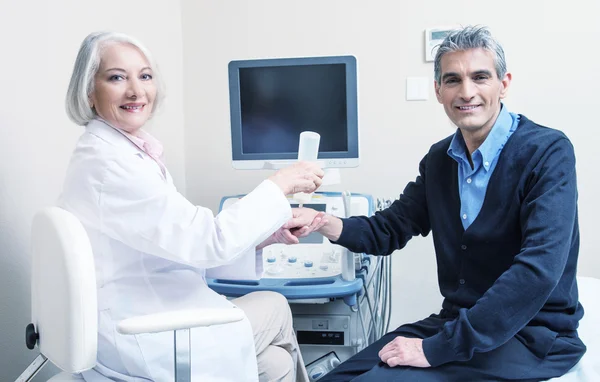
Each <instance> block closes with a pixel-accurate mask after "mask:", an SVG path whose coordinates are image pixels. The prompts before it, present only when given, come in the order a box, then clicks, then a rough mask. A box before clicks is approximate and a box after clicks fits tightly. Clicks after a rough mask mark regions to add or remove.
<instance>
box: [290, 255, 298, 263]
mask: <svg viewBox="0 0 600 382" xmlns="http://www.w3.org/2000/svg"><path fill="white" fill-rule="evenodd" d="M296 260H297V259H296V256H291V257H290V258H289V259H288V263H295V262H296Z"/></svg>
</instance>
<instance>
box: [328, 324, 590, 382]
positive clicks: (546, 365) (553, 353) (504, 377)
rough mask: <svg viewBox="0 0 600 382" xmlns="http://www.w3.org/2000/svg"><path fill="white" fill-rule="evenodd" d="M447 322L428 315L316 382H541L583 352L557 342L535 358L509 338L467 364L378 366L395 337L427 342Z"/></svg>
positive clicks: (572, 343) (574, 344)
mask: <svg viewBox="0 0 600 382" xmlns="http://www.w3.org/2000/svg"><path fill="white" fill-rule="evenodd" d="M446 321H447V319H443V318H440V317H439V316H437V315H432V316H431V317H429V318H426V319H425V320H422V321H419V322H417V323H414V324H409V325H403V326H401V327H399V328H398V329H396V330H394V331H392V332H390V333H388V334H386V335H384V336H383V337H382V338H381V339H379V340H378V341H376V342H375V343H373V344H372V345H370V346H368V347H367V348H365V349H363V350H362V351H361V352H359V353H358V354H356V355H354V356H353V357H352V358H350V359H348V360H347V361H345V362H344V363H342V364H341V365H339V366H338V367H337V368H336V369H334V370H332V371H331V372H330V373H329V374H327V375H326V376H324V377H323V378H322V379H320V380H319V382H333V381H353V382H365V381H377V382H387V381H389V382H391V381H394V382H396V381H411V382H413V381H414V382H429V381H432V382H433V381H435V382H454V381H456V382H476V381H521V382H525V381H543V380H546V379H549V378H553V377H558V376H561V375H563V374H564V373H566V372H567V371H568V370H569V369H570V368H571V367H573V366H575V364H577V362H578V361H579V359H580V358H581V356H582V355H583V353H584V352H585V346H583V344H581V342H580V341H579V339H578V338H576V337H575V338H570V337H558V338H557V339H556V340H555V342H554V344H553V345H552V348H551V349H550V351H549V352H548V354H546V355H545V356H544V357H543V358H539V357H538V356H536V355H534V354H533V353H532V352H531V351H530V350H529V349H528V348H527V347H526V346H525V345H524V344H523V343H521V341H519V340H518V339H517V338H515V337H513V338H511V339H510V340H509V341H508V342H507V343H505V344H504V345H502V346H500V347H498V348H496V349H494V350H492V351H489V352H487V353H475V354H474V355H473V358H472V359H470V360H469V361H464V362H459V361H457V362H450V363H447V364H444V365H441V366H438V367H434V368H431V367H430V368H416V367H402V366H397V367H389V366H388V365H387V364H385V363H383V362H381V359H380V358H379V356H378V353H379V351H380V350H381V348H383V347H384V346H385V345H386V344H387V343H389V342H390V341H392V340H393V339H394V338H396V337H397V336H404V337H411V338H427V337H431V336H433V335H434V334H436V333H438V332H439V331H440V330H441V328H442V326H443V324H444V322H446Z"/></svg>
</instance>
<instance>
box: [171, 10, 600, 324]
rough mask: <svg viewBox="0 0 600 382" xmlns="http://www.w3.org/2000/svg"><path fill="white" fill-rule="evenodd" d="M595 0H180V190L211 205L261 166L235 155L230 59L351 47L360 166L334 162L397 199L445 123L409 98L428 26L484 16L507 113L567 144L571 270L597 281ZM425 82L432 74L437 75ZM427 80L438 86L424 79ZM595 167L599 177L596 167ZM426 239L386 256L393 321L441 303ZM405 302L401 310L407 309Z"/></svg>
mask: <svg viewBox="0 0 600 382" xmlns="http://www.w3.org/2000/svg"><path fill="white" fill-rule="evenodd" d="M599 4H600V2H598V1H597V0H573V1H570V2H568V4H567V3H565V2H558V3H553V2H546V1H541V0H538V1H531V2H528V1H515V0H509V1H503V2H500V3H494V2H489V3H487V2H481V1H474V0H470V1H467V0H462V1H452V2H448V1H445V0H433V1H423V2H418V1H411V2H400V1H378V2H374V1H369V2H367V1H348V0H335V1H316V0H312V1H302V2H284V1H278V0H255V1H252V2H216V1H215V2H197V1H191V0H190V1H186V0H184V1H182V9H183V37H184V73H185V83H186V87H185V89H184V100H185V115H186V146H185V148H186V150H185V152H186V174H187V185H188V188H187V191H188V197H189V198H190V199H191V200H192V201H194V202H196V203H198V204H202V205H205V206H208V207H210V208H212V209H213V211H215V212H216V211H217V209H218V205H219V200H220V198H221V197H222V196H224V195H232V194H237V193H244V192H248V191H250V190H251V189H252V188H253V187H254V186H255V185H256V184H258V183H259V181H260V180H261V179H263V178H264V177H265V176H267V175H268V172H263V171H259V172H254V171H236V170H233V169H232V167H231V164H230V160H231V154H230V149H229V147H230V132H229V99H228V79H227V64H228V62H229V61H230V60H232V59H247V58H268V57H299V56H313V55H314V56H318V55H341V54H353V55H355V56H356V58H357V60H358V77H359V78H358V80H359V93H360V94H359V126H360V132H361V142H360V143H361V154H362V159H361V165H360V167H358V168H356V169H345V170H343V171H342V179H343V185H341V186H339V187H337V186H336V187H332V188H331V189H332V190H337V191H340V190H342V188H347V189H349V190H351V191H355V192H363V193H370V194H372V195H374V196H379V197H397V195H398V194H399V193H400V192H401V191H402V189H403V188H404V186H405V185H406V183H407V182H408V181H410V180H413V179H414V177H415V176H416V175H417V169H418V163H419V160H420V159H421V158H422V156H423V155H424V154H425V153H426V151H427V149H428V148H429V146H430V145H431V144H432V143H434V142H436V141H437V140H439V139H442V138H443V137H445V136H447V135H450V134H451V133H453V129H452V128H451V127H450V124H449V122H448V120H447V118H446V116H445V114H444V111H443V109H442V106H441V105H439V104H438V103H437V101H436V100H435V98H434V96H433V91H431V93H430V96H431V99H430V100H429V101H423V102H414V101H413V102H407V101H405V98H404V94H405V78H406V77H407V76H428V77H429V78H431V79H432V78H433V65H432V64H431V63H425V62H424V59H423V57H424V53H423V40H424V37H423V31H424V30H425V29H426V28H429V27H434V26H438V25H442V26H446V25H454V24H463V25H466V24H485V25H488V26H490V28H491V30H492V32H493V34H494V35H495V36H497V37H498V38H499V39H500V40H501V42H502V43H503V45H504V47H505V50H506V55H507V59H508V65H509V69H510V70H511V71H512V72H513V75H514V77H513V78H514V81H513V87H512V89H511V91H510V92H509V97H508V99H507V100H506V104H507V106H508V107H509V110H511V111H514V112H519V113H523V114H525V115H527V116H528V117H529V118H530V119H533V120H534V121H537V122H538V123H541V124H546V125H548V126H551V127H554V128H558V129H561V130H563V131H565V133H566V134H567V135H568V136H569V137H570V138H571V140H572V141H573V143H574V145H575V148H576V154H577V159H578V171H579V190H580V199H579V200H580V204H579V205H580V224H581V236H582V239H581V257H580V263H579V264H580V274H583V275H592V276H596V277H600V257H599V256H597V253H598V248H600V239H599V237H600V235H597V234H596V230H597V227H598V225H597V224H596V221H597V220H596V219H597V218H598V216H599V215H600V202H599V201H598V199H597V198H596V197H595V195H597V194H599V193H600V181H599V180H598V177H597V174H598V171H597V168H596V167H597V155H595V153H596V152H597V148H598V145H599V144H600V142H599V137H600V134H599V133H598V122H597V117H596V113H597V111H598V109H599V107H600V101H599V98H598V96H597V88H598V85H597V79H596V77H597V75H598V72H599V69H600V65H599V64H598V61H597V60H593V59H591V58H590V57H591V53H592V52H593V51H594V50H596V49H595V46H596V45H597V43H596V39H597V36H599V35H600V26H599V25H600V24H598V22H597V17H598V15H599V14H600V5H599ZM432 81H433V80H432ZM432 87H433V86H432ZM594 174H596V176H594ZM433 256H434V255H433V247H432V242H431V238H430V237H429V238H425V239H423V238H417V239H415V240H413V241H411V242H410V243H409V245H408V246H407V248H406V249H405V250H403V251H400V252H399V253H396V254H394V268H393V272H394V284H393V292H394V297H393V298H394V310H393V319H392V326H394V325H398V324H400V323H403V322H406V321H410V320H416V319H419V318H422V317H424V316H425V315H426V314H428V313H430V312H432V311H433V310H434V308H435V309H437V308H439V301H440V297H439V292H438V289H437V284H436V273H435V261H434V257H433ZM406 307H410V308H409V309H408V308H406Z"/></svg>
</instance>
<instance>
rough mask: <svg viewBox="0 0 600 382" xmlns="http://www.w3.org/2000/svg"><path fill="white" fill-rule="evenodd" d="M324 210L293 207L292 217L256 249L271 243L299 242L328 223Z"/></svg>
mask: <svg viewBox="0 0 600 382" xmlns="http://www.w3.org/2000/svg"><path fill="white" fill-rule="evenodd" d="M327 222H328V220H327V217H326V216H325V213H324V212H320V211H315V210H313V209H312V208H292V218H291V219H290V220H288V221H287V223H285V224H284V225H282V226H281V227H280V228H279V229H278V230H277V231H275V232H274V233H273V234H272V235H271V236H269V237H268V238H267V239H266V240H265V241H263V242H262V243H260V244H259V245H258V246H257V247H256V249H257V250H260V249H263V248H264V247H266V246H268V245H271V244H278V243H280V244H286V245H289V244H298V243H299V242H300V240H299V239H300V238H302V237H305V236H308V235H309V234H310V233H312V232H314V231H317V230H318V229H319V228H321V227H323V226H324V225H325V224H327Z"/></svg>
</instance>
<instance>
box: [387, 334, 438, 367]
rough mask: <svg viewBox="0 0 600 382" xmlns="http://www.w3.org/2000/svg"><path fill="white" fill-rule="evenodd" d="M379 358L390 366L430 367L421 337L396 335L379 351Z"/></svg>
mask: <svg viewBox="0 0 600 382" xmlns="http://www.w3.org/2000/svg"><path fill="white" fill-rule="evenodd" d="M379 358H381V360H382V361H383V362H385V363H387V364H388V365H389V366H390V367H394V366H414V367H431V365H430V364H429V362H428V361H427V358H425V353H423V340H422V339H421V338H406V337H400V336H398V337H396V338H394V339H393V340H392V341H391V342H390V343H388V344H387V345H385V346H384V347H383V348H382V349H381V350H380V351H379Z"/></svg>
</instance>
